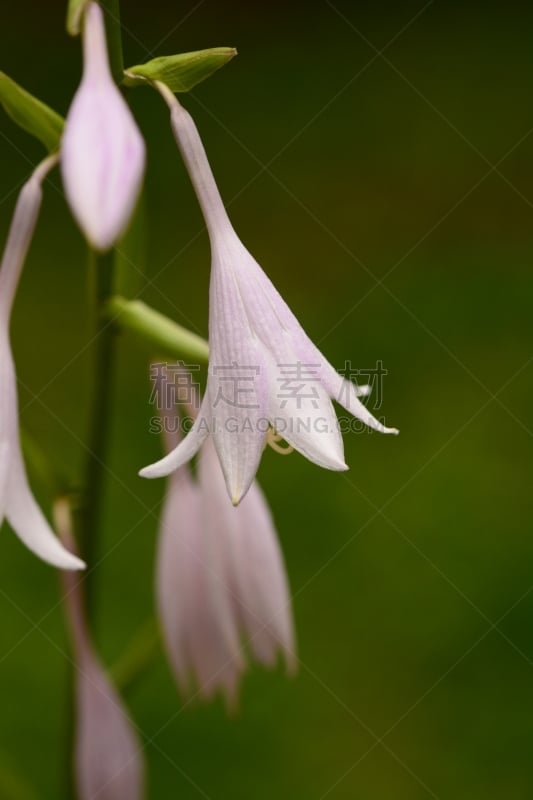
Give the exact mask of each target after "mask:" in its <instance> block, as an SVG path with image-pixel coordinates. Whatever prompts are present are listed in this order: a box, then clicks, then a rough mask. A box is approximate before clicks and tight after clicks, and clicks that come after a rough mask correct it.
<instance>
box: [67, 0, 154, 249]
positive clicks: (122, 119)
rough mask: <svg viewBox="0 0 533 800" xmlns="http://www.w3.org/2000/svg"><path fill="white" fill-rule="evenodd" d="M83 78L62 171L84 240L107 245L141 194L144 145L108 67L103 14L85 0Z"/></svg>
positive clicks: (71, 114) (72, 113)
mask: <svg viewBox="0 0 533 800" xmlns="http://www.w3.org/2000/svg"><path fill="white" fill-rule="evenodd" d="M83 52H84V66H83V78H82V81H81V83H80V86H79V88H78V91H77V92H76V95H75V97H74V100H73V101H72V105H71V107H70V110H69V112H68V116H67V119H66V123H65V132H64V134H63V139H62V143H61V170H62V174H63V183H64V186H65V192H66V195H67V199H68V202H69V204H70V207H71V209H72V212H73V214H74V216H75V217H76V219H77V221H78V223H79V225H80V227H81V229H82V230H83V232H84V234H85V236H86V237H87V239H88V240H89V241H90V242H91V244H92V245H93V246H94V247H96V248H97V249H98V250H107V249H109V248H110V247H111V246H112V245H113V244H114V243H115V242H116V241H117V239H118V238H119V237H120V235H121V234H122V233H123V231H124V229H125V227H126V225H127V224H128V221H129V219H130V217H131V214H132V211H133V208H134V206H135V203H136V201H137V197H138V195H139V190H140V187H141V181H142V177H143V173H144V163H145V147H144V141H143V139H142V136H141V134H140V133H139V130H138V128H137V125H136V123H135V120H134V119H133V116H132V114H131V112H130V110H129V108H128V105H127V103H126V102H125V100H124V98H123V97H122V95H121V93H120V91H119V89H118V88H117V86H116V84H115V82H114V80H113V77H112V75H111V71H110V68H109V60H108V55H107V45H106V35H105V25H104V18H103V13H102V10H101V8H100V7H99V5H98V4H97V3H94V2H92V3H89V5H88V6H87V10H86V12H85V20H84V26H83Z"/></svg>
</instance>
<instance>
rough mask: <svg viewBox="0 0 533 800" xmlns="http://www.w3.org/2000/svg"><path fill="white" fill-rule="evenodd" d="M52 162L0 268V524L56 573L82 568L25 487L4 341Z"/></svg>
mask: <svg viewBox="0 0 533 800" xmlns="http://www.w3.org/2000/svg"><path fill="white" fill-rule="evenodd" d="M56 163H57V158H56V157H54V156H52V157H50V158H48V159H46V160H45V161H43V162H42V163H41V164H40V165H39V166H38V167H37V169H36V170H35V171H34V173H33V174H32V176H31V177H30V179H29V180H28V181H27V183H26V184H25V185H24V187H23V188H22V191H21V192H20V195H19V198H18V201H17V206H16V209H15V214H14V216H13V221H12V223H11V228H10V230H9V236H8V239H7V243H6V246H5V250H4V254H3V256H2V263H1V266H0V524H1V522H2V521H3V520H4V519H7V521H8V522H9V524H10V525H11V527H12V528H13V530H14V531H15V533H16V534H17V536H18V537H19V539H20V540H21V541H22V542H24V544H25V545H26V547H28V548H29V549H30V550H32V551H33V552H34V553H35V554H36V555H37V556H39V558H42V559H43V561H47V562H48V563H50V564H53V565H54V566H56V567H60V568H61V569H83V567H84V566H85V564H84V563H83V561H81V560H80V559H79V558H77V557H76V556H75V555H73V554H72V553H69V552H68V550H66V549H65V548H64V547H63V545H62V544H61V542H60V541H59V540H58V539H57V537H56V536H55V535H54V533H53V531H52V529H51V527H50V525H49V524H48V522H47V520H46V518H45V516H44V515H43V513H42V511H41V509H40V508H39V506H38V505H37V503H36V501H35V498H34V496H33V494H32V491H31V489H30V486H29V484H28V478H27V476H26V469H25V467H24V460H23V457H22V451H21V446H20V438H19V420H18V401H17V378H16V374H15V365H14V363H13V355H12V353H11V344H10V339H9V322H10V318H11V309H12V307H13V301H14V299H15V293H16V290H17V286H18V282H19V278H20V273H21V271H22V267H23V265H24V261H25V258H26V254H27V252H28V248H29V246H30V242H31V239H32V235H33V231H34V229H35V225H36V223H37V217H38V215H39V209H40V207H41V199H42V182H43V180H44V178H45V177H46V175H47V174H48V172H49V171H50V169H51V168H52V167H53V166H54V165H55V164H56Z"/></svg>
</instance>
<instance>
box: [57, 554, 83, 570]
mask: <svg viewBox="0 0 533 800" xmlns="http://www.w3.org/2000/svg"><path fill="white" fill-rule="evenodd" d="M61 569H68V570H72V571H79V570H83V569H87V564H86V563H85V561H82V560H81V558H78V557H77V556H72V557H71V558H69V559H68V561H67V562H66V563H65V565H64V566H63V567H61Z"/></svg>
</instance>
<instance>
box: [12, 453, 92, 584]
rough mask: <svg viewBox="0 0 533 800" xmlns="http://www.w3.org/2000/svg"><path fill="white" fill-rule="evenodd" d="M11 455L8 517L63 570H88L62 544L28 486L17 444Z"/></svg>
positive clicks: (24, 539)
mask: <svg viewBox="0 0 533 800" xmlns="http://www.w3.org/2000/svg"><path fill="white" fill-rule="evenodd" d="M13 448H14V449H13V450H12V452H11V456H10V467H9V477H8V485H7V492H6V494H7V497H6V511H5V513H6V518H7V520H8V522H9V524H10V525H11V527H12V528H13V530H14V532H15V533H16V534H17V536H18V537H19V539H20V540H21V541H22V542H23V543H24V544H25V545H26V547H28V548H29V549H30V550H31V551H32V552H33V553H35V555H37V556H39V558H42V559H43V561H47V562H48V563H49V564H52V565H53V566H55V567H59V569H68V570H77V569H84V568H85V564H84V563H83V561H82V560H81V559H80V558H78V557H77V556H75V555H73V554H72V553H69V551H68V550H67V549H66V548H65V547H64V546H63V545H62V544H61V542H60V541H59V539H58V538H57V536H55V534H54V533H53V532H52V529H51V527H50V525H49V524H48V522H47V520H46V518H45V516H44V514H43V512H42V511H41V509H40V508H39V506H38V505H37V503H36V502H35V498H34V496H33V494H32V492H31V489H30V487H29V485H28V479H27V477H26V472H25V470H24V465H23V463H22V455H21V453H20V450H19V449H18V442H17V444H13Z"/></svg>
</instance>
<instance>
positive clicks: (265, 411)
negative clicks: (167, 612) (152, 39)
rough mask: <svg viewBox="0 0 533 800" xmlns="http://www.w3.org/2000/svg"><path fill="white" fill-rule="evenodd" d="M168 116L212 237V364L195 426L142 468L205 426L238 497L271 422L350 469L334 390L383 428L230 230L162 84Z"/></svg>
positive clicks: (188, 449) (181, 113)
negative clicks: (333, 401)
mask: <svg viewBox="0 0 533 800" xmlns="http://www.w3.org/2000/svg"><path fill="white" fill-rule="evenodd" d="M157 88H158V90H159V91H160V92H161V94H162V95H163V97H164V99H165V100H166V102H167V104H168V105H169V107H170V110H171V124H172V128H173V131H174V135H175V137H176V141H177V143H178V146H179V148H180V150H181V153H182V155H183V158H184V160H185V163H186V165H187V168H188V171H189V175H190V177H191V180H192V183H193V186H194V188H195V191H196V194H197V196H198V200H199V202H200V205H201V208H202V211H203V214H204V218H205V221H206V225H207V229H208V232H209V238H210V243H211V287H210V309H209V348H210V358H209V373H208V381H207V388H206V393H205V397H204V402H203V405H202V409H201V411H200V413H199V414H198V417H197V420H196V422H195V425H194V427H193V428H192V430H191V431H190V433H189V435H188V436H187V437H186V438H185V439H184V440H183V441H182V442H180V444H179V445H178V447H177V448H176V449H175V450H174V451H173V452H172V453H170V454H169V455H167V456H166V457H165V458H163V459H162V460H161V461H159V462H157V463H156V464H152V465H151V466H149V467H146V468H145V469H143V470H141V473H140V474H141V475H142V476H143V477H146V478H156V477H160V476H163V475H168V474H169V473H170V472H171V471H172V470H174V469H176V468H177V467H178V466H179V465H180V464H183V463H184V462H185V461H187V460H188V459H190V458H191V457H192V456H193V455H194V454H195V453H196V451H197V450H198V449H199V447H200V446H201V444H202V442H203V441H204V440H205V438H206V437H207V436H208V435H209V434H211V435H212V437H213V439H214V442H215V447H216V450H217V453H218V457H219V459H220V463H221V465H222V469H223V472H224V477H225V479H226V485H227V488H228V492H229V495H230V497H231V499H232V502H233V503H235V504H236V503H238V502H239V501H240V500H241V498H242V497H243V496H244V495H245V493H246V492H247V490H248V487H249V486H250V484H251V482H252V480H253V478H254V475H255V473H256V470H257V467H258V465H259V461H260V459H261V454H262V451H263V448H264V445H265V440H266V438H267V433H268V429H269V427H270V428H271V429H272V430H274V431H276V432H277V434H279V435H280V436H282V437H283V439H285V441H286V442H288V443H289V445H291V446H292V447H293V448H294V449H295V450H297V451H299V452H300V453H302V454H303V455H304V456H306V457H307V458H308V459H310V460H311V461H313V462H315V463H316V464H318V465H319V466H321V467H326V468H327V469H332V470H345V469H347V466H346V464H345V463H344V449H343V443H342V438H341V435H340V432H339V426H338V423H337V418H336V415H335V411H334V408H333V404H332V399H333V400H336V401H337V402H338V403H340V404H341V405H342V406H344V408H346V409H347V410H348V411H349V412H350V413H351V414H353V415H354V416H356V417H357V418H358V419H360V420H361V421H362V422H363V423H365V424H366V425H368V426H369V427H371V428H373V429H374V430H377V431H380V432H381V433H397V432H398V431H397V430H396V429H395V428H386V427H385V426H384V425H382V424H381V423H380V422H379V421H378V420H377V419H376V418H375V417H374V416H373V415H372V414H371V413H370V412H369V411H368V409H367V408H365V406H364V405H363V404H362V403H361V401H360V400H359V396H360V395H361V394H366V393H367V389H368V387H364V389H363V390H361V389H359V388H358V387H357V386H356V385H355V384H353V383H351V382H349V381H346V380H345V379H344V378H343V377H342V376H341V375H340V374H339V373H338V372H337V371H336V370H335V369H334V367H332V366H331V364H329V362H328V361H327V360H326V359H325V358H324V356H323V355H322V353H321V352H320V351H319V350H318V348H317V347H316V346H315V345H314V344H313V343H312V342H311V340H310V339H309V337H308V336H307V335H306V333H305V331H304V330H303V328H302V327H301V325H300V324H299V322H298V320H297V319H296V317H295V316H294V314H293V313H292V311H291V310H290V309H289V307H288V306H287V304H286V303H285V301H284V300H283V298H282V297H281V296H280V294H279V293H278V292H277V290H276V289H275V287H274V286H273V284H272V283H271V281H270V280H269V279H268V277H267V276H266V275H265V273H264V272H263V270H262V269H261V267H260V266H259V264H258V263H257V262H256V261H255V259H254V258H253V257H252V256H251V255H250V253H249V252H248V250H246V248H245V247H244V245H243V244H242V242H241V241H240V239H239V238H238V236H237V234H236V233H235V231H234V229H233V227H232V225H231V223H230V220H229V218H228V215H227V213H226V210H225V208H224V205H223V202H222V199H221V197H220V194H219V192H218V189H217V186H216V183H215V180H214V178H213V174H212V172H211V169H210V166H209V163H208V160H207V157H206V154H205V150H204V148H203V145H202V142H201V140H200V137H199V134H198V131H197V128H196V126H195V124H194V122H193V120H192V118H191V116H190V115H189V114H188V112H187V111H185V110H184V108H183V107H182V106H181V105H180V103H179V102H178V100H177V99H176V97H175V96H174V95H173V94H172V92H170V91H169V90H168V89H167V87H165V86H164V85H163V84H157Z"/></svg>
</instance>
